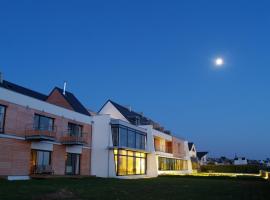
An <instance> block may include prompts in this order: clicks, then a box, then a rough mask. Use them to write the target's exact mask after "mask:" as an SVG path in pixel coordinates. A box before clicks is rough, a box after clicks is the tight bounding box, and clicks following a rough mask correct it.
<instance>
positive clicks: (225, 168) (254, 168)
mask: <svg viewBox="0 0 270 200" xmlns="http://www.w3.org/2000/svg"><path fill="white" fill-rule="evenodd" d="M260 170H266V171H269V168H266V167H262V166H259V165H205V166H201V172H208V173H210V172H213V173H247V174H259V173H260Z"/></svg>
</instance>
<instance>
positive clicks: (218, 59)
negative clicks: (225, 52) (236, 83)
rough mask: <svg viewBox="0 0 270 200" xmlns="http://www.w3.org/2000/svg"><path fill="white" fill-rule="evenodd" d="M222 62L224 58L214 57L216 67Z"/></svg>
mask: <svg viewBox="0 0 270 200" xmlns="http://www.w3.org/2000/svg"><path fill="white" fill-rule="evenodd" d="M223 64H224V60H223V59H222V58H216V59H215V65H216V66H217V67H221V66H222V65H223Z"/></svg>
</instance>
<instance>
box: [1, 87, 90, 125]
mask: <svg viewBox="0 0 270 200" xmlns="http://www.w3.org/2000/svg"><path fill="white" fill-rule="evenodd" d="M0 99H1V100H4V101H7V102H10V103H14V104H17V105H21V106H24V107H29V108H32V109H36V110H39V111H41V112H47V113H50V114H54V115H57V116H63V117H65V118H68V119H70V120H74V121H79V122H83V123H86V124H91V121H92V117H91V116H87V115H83V114H80V113H77V112H75V111H72V110H68V109H66V108H62V107H60V106H56V105H53V104H51V103H48V102H45V101H41V100H38V99H35V98H32V97H29V96H26V95H22V94H20V93H17V92H13V91H10V90H8V89H5V88H2V87H0Z"/></svg>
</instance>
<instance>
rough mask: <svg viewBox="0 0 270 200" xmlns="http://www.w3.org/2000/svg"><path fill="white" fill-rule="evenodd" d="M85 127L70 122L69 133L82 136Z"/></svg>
mask: <svg viewBox="0 0 270 200" xmlns="http://www.w3.org/2000/svg"><path fill="white" fill-rule="evenodd" d="M82 130H83V127H82V126H81V125H77V124H73V123H68V134H69V135H70V136H80V137H81V136H82Z"/></svg>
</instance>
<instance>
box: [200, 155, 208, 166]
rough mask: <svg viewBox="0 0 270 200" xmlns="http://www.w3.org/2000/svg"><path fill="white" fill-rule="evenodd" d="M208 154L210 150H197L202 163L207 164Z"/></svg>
mask: <svg viewBox="0 0 270 200" xmlns="http://www.w3.org/2000/svg"><path fill="white" fill-rule="evenodd" d="M207 155H208V152H197V158H198V161H199V163H200V165H206V164H207Z"/></svg>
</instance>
